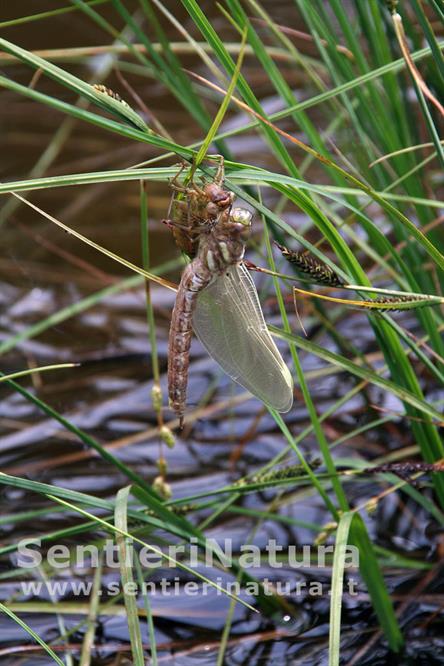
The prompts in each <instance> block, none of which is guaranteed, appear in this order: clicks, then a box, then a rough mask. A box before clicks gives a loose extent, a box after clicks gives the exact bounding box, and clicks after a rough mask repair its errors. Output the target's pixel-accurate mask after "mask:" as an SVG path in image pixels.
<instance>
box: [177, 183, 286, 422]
mask: <svg viewBox="0 0 444 666" xmlns="http://www.w3.org/2000/svg"><path fill="white" fill-rule="evenodd" d="M208 185H210V186H212V187H208ZM208 185H207V186H205V187H204V188H199V191H197V190H194V189H192V188H189V189H190V191H189V192H187V194H188V198H189V199H191V205H190V208H191V214H192V217H194V216H195V215H196V210H199V214H200V215H201V217H196V218H195V219H192V220H191V225H190V226H189V227H187V225H186V224H183V223H181V222H179V223H175V222H174V221H173V222H171V221H170V222H171V224H172V226H173V228H174V226H176V228H178V230H179V231H180V232H181V234H183V236H180V235H179V236H177V237H176V241H177V239H178V238H179V242H178V244H179V246H180V247H181V248H182V249H185V248H189V247H190V248H191V250H192V252H193V254H192V255H191V256H192V257H193V258H192V261H191V263H190V264H188V265H187V267H186V268H185V270H184V271H183V274H182V277H181V280H180V284H179V289H178V291H177V296H176V302H175V305H174V309H173V313H172V317H171V326H170V333H169V352H168V393H169V399H170V405H171V407H172V409H173V410H174V411H175V412H176V414H177V416H178V417H179V423H180V427H182V426H183V420H184V414H185V408H186V394H187V385H188V370H189V355H190V347H191V339H192V334H193V330H194V332H195V333H196V335H197V337H198V338H199V339H200V341H201V343H202V344H203V346H204V347H205V348H206V350H207V351H208V353H209V354H210V356H211V357H212V358H213V359H214V360H215V361H216V362H217V363H218V364H219V365H220V366H221V368H222V369H223V370H224V371H225V372H226V374H227V375H229V376H230V377H231V378H232V379H233V380H234V381H235V382H237V383H238V384H240V385H241V386H243V387H244V388H246V389H247V390H248V391H250V393H252V394H253V395H254V396H256V397H257V398H259V399H260V400H261V401H262V402H264V403H265V404H266V405H269V406H270V407H272V408H274V409H276V410H277V411H279V412H287V411H289V410H290V409H291V406H292V404H293V380H292V377H291V373H290V371H289V369H288V367H287V365H286V364H285V362H284V360H283V358H282V356H281V354H280V352H279V350H278V349H277V347H276V344H275V343H274V341H273V339H272V337H271V335H270V333H269V331H268V329H267V325H266V323H265V320H264V316H263V314H262V309H261V306H260V302H259V298H258V294H257V291H256V287H255V285H254V282H253V280H252V279H251V277H250V274H249V272H248V271H247V269H246V267H245V265H244V264H243V263H242V259H243V257H244V253H245V244H246V241H247V239H248V237H249V235H250V231H251V222H252V213H251V212H250V211H249V210H247V209H245V208H240V207H234V208H233V207H232V203H233V200H234V194H233V193H231V192H228V191H227V190H224V189H223V187H222V184H221V183H220V182H213V183H209V184H208ZM205 188H206V189H205ZM213 195H214V196H213ZM214 199H215V200H214ZM205 202H206V203H205ZM182 210H183V211H185V209H182ZM184 216H185V213H184ZM184 216H183V217H182V222H183V221H184ZM187 234H188V241H189V242H187V241H186V237H187ZM185 251H186V249H185Z"/></svg>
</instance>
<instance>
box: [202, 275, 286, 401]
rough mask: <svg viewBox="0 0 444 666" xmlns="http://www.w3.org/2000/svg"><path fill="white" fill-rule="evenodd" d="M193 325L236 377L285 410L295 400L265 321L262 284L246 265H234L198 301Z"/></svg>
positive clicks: (216, 357) (223, 366)
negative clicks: (256, 282)
mask: <svg viewBox="0 0 444 666" xmlns="http://www.w3.org/2000/svg"><path fill="white" fill-rule="evenodd" d="M193 328H194V331H195V333H196V335H197V336H198V338H199V339H200V341H201V342H202V344H203V345H204V347H205V348H206V350H207V351H208V353H209V354H210V355H211V356H212V357H213V358H214V360H215V361H217V363H218V364H219V365H220V366H221V368H222V369H223V370H224V371H225V372H226V373H227V375H229V376H230V377H231V378H232V379H234V381H236V382H237V383H238V384H240V385H241V386H243V387H244V388H246V389H247V390H248V391H250V393H252V394H253V395H255V396H256V397H257V398H259V399H260V400H262V402H264V403H266V404H267V405H269V406H270V407H273V408H274V409H276V410H277V411H279V412H288V411H289V409H291V406H292V404H293V380H292V377H291V374H290V371H289V370H288V368H287V366H286V364H285V363H284V360H283V358H282V356H281V354H280V353H279V350H278V349H277V347H276V345H275V343H274V342H273V339H272V337H271V335H270V333H269V331H268V329H267V326H266V324H265V320H264V316H263V314H262V310H261V306H260V303H259V298H258V295H257V291H256V287H255V285H254V282H253V280H252V279H251V277H250V275H249V273H248V271H247V270H246V268H245V267H244V266H243V265H242V264H236V265H234V266H230V267H229V268H227V270H226V271H225V272H224V273H223V274H222V275H221V276H218V277H216V278H215V279H214V280H213V281H212V282H211V284H210V285H209V286H208V287H206V288H205V289H203V290H202V291H201V292H200V294H199V296H198V299H197V305H196V310H195V312H194V316H193Z"/></svg>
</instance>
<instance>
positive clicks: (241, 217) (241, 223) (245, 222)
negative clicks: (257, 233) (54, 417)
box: [230, 208, 253, 240]
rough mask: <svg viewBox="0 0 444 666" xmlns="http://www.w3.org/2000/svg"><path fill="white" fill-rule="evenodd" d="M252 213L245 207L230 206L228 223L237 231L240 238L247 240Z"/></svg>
mask: <svg viewBox="0 0 444 666" xmlns="http://www.w3.org/2000/svg"><path fill="white" fill-rule="evenodd" d="M252 219H253V213H251V211H249V210H247V209H246V208H232V209H231V213H230V225H231V226H232V227H233V228H234V229H235V230H236V231H237V232H238V233H239V235H240V237H241V238H242V240H247V238H248V236H249V235H250V230H251V220H252Z"/></svg>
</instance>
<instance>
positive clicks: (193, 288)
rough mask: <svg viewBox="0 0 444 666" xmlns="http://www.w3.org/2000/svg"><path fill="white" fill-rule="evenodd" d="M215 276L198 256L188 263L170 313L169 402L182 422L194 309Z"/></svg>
mask: <svg viewBox="0 0 444 666" xmlns="http://www.w3.org/2000/svg"><path fill="white" fill-rule="evenodd" d="M211 279H212V275H211V273H210V271H209V270H208V268H207V267H206V266H205V265H204V264H203V263H202V261H201V259H200V258H199V257H197V258H196V259H194V260H193V261H192V262H191V264H189V265H188V266H187V267H186V268H185V270H184V272H183V274H182V278H181V280H180V285H179V289H178V291H177V296H176V302H175V304H174V309H173V314H172V317H171V326H170V335H169V342H168V391H169V398H170V405H171V407H172V409H174V411H175V412H176V414H177V415H178V416H179V419H180V421H181V423H182V420H183V415H184V413H185V405H186V393H187V383H188V367H189V360H190V347H191V337H192V334H193V313H194V310H195V308H196V302H197V296H198V294H199V292H200V291H201V290H202V289H204V288H205V287H206V286H207V285H208V284H209V283H210V282H211Z"/></svg>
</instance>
